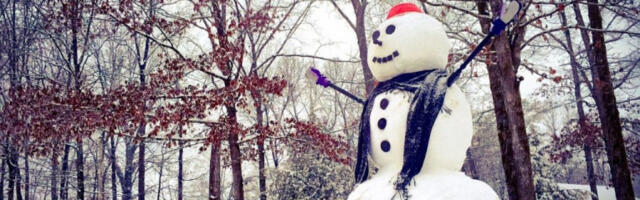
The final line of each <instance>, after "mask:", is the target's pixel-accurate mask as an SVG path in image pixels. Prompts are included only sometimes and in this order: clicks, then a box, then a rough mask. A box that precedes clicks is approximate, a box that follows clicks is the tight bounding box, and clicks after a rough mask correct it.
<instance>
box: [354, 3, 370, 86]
mask: <svg viewBox="0 0 640 200" xmlns="http://www.w3.org/2000/svg"><path fill="white" fill-rule="evenodd" d="M351 4H352V6H353V9H354V11H355V15H356V24H355V26H356V27H355V28H356V29H355V33H356V37H357V39H358V51H359V52H360V64H361V65H362V72H363V73H362V74H363V76H364V83H365V89H366V92H367V93H366V94H369V92H371V91H372V90H373V87H374V85H373V82H374V80H373V74H371V70H370V69H369V62H368V59H367V34H366V28H365V21H364V20H365V14H366V12H365V11H366V9H367V1H366V0H362V1H361V0H351Z"/></svg>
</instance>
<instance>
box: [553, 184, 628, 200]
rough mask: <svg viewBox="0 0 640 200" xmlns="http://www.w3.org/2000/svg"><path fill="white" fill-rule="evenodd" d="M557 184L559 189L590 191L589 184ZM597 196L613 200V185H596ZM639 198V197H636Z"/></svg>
mask: <svg viewBox="0 0 640 200" xmlns="http://www.w3.org/2000/svg"><path fill="white" fill-rule="evenodd" d="M558 186H559V187H560V188H561V189H578V190H587V191H590V190H591V189H590V188H589V185H580V184H568V183H558ZM597 188H598V197H599V199H600V200H615V199H616V192H615V190H614V189H613V187H609V186H604V185H598V186H597ZM636 199H637V200H640V198H636Z"/></svg>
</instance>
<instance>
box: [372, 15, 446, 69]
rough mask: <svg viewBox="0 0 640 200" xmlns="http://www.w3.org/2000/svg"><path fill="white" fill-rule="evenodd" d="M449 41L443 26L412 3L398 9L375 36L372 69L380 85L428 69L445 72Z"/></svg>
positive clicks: (381, 25)
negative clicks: (380, 82) (406, 74)
mask: <svg viewBox="0 0 640 200" xmlns="http://www.w3.org/2000/svg"><path fill="white" fill-rule="evenodd" d="M449 48H450V47H449V41H448V39H447V35H446V33H445V32H444V28H443V26H442V24H441V23H440V22H438V21H437V20H436V19H434V18H433V17H431V16H429V15H426V14H424V13H423V12H422V11H421V10H420V9H419V8H418V7H417V6H416V5H414V4H412V3H402V4H398V5H396V6H394V7H393V8H391V10H390V11H389V14H388V15H387V20H386V21H384V22H383V23H382V24H380V26H378V28H376V29H375V31H373V33H372V34H371V42H370V43H369V48H368V54H367V55H368V63H369V69H370V70H371V72H372V73H373V76H374V77H375V78H376V80H378V81H386V80H389V79H391V78H393V77H395V76H398V75H401V74H405V73H412V72H418V71H423V70H428V69H444V68H445V66H446V64H447V57H448V55H449Z"/></svg>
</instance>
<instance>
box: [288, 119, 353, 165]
mask: <svg viewBox="0 0 640 200" xmlns="http://www.w3.org/2000/svg"><path fill="white" fill-rule="evenodd" d="M286 122H287V124H289V125H288V127H287V128H288V129H289V130H291V133H290V135H289V136H290V138H291V140H295V141H297V143H296V142H294V145H293V146H294V149H295V150H296V151H300V152H304V151H306V150H308V148H313V149H315V150H317V151H320V152H322V153H323V154H325V155H327V156H328V157H329V158H330V159H331V160H333V161H335V162H339V163H342V164H344V165H349V164H350V163H351V159H349V157H350V156H349V154H348V152H349V144H348V143H347V142H346V141H344V138H342V137H340V136H339V137H337V138H335V137H334V136H331V135H329V134H326V133H323V131H322V130H320V128H319V126H318V125H316V124H314V123H312V122H301V121H296V120H293V119H287V120H286Z"/></svg>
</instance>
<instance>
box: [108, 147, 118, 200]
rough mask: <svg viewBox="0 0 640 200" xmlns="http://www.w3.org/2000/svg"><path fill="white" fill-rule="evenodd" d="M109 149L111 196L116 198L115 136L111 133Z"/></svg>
mask: <svg viewBox="0 0 640 200" xmlns="http://www.w3.org/2000/svg"><path fill="white" fill-rule="evenodd" d="M110 140H111V150H110V152H111V153H110V157H109V160H110V163H111V198H112V200H118V187H117V184H118V183H117V180H116V173H117V172H116V142H115V136H113V135H111V139H110Z"/></svg>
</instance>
